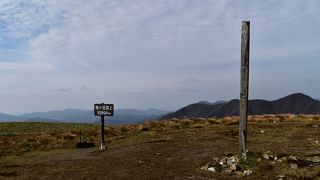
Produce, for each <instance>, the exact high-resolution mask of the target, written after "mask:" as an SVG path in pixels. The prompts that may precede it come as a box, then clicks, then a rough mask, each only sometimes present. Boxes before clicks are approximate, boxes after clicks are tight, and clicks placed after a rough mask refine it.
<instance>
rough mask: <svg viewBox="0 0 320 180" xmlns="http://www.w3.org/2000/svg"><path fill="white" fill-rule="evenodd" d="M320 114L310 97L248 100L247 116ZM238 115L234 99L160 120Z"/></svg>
mask: <svg viewBox="0 0 320 180" xmlns="http://www.w3.org/2000/svg"><path fill="white" fill-rule="evenodd" d="M285 113H291V114H320V102H319V101H317V100H315V99H312V98H311V97H309V96H307V95H304V94H301V93H296V94H291V95H289V96H286V97H283V98H280V99H278V100H275V101H266V100H250V101H249V107H248V114H249V115H260V114H285ZM237 115H239V100H237V99H234V100H231V101H229V102H226V103H222V104H208V103H201V102H199V103H195V104H191V105H188V106H186V107H184V108H182V109H179V110H178V111H176V112H173V113H170V114H167V115H165V116H163V117H162V119H168V118H183V117H204V118H205V117H216V118H220V117H224V116H237Z"/></svg>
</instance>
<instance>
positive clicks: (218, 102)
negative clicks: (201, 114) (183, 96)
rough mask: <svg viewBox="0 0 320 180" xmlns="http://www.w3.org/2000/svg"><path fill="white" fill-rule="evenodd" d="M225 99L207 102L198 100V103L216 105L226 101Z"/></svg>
mask: <svg viewBox="0 0 320 180" xmlns="http://www.w3.org/2000/svg"><path fill="white" fill-rule="evenodd" d="M226 102H227V101H222V100H220V101H216V102H214V103H211V102H208V101H199V102H198V103H199V104H207V105H217V104H223V103H226Z"/></svg>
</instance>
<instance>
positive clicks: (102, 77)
mask: <svg viewBox="0 0 320 180" xmlns="http://www.w3.org/2000/svg"><path fill="white" fill-rule="evenodd" d="M243 20H249V21H250V22H251V27H250V28H251V37H250V38H251V42H250V43H251V48H250V90H249V98H250V99H257V98H258V99H268V100H274V99H278V98H280V97H283V96H285V95H289V94H291V93H296V92H301V93H305V94H307V95H310V96H311V97H314V98H318V97H320V73H319V71H318V70H319V67H320V43H319V42H320V35H319V32H320V1H318V0H268V1H266V0H254V1H247V0H236V1H235V0H92V1H88V0H50V1H49V0H0V87H1V88H0V112H4V113H16V114H17V113H24V112H33V111H49V110H58V109H65V108H80V109H92V108H93V104H94V103H100V102H104V103H114V104H115V108H116V109H119V108H138V109H148V108H160V109H165V110H176V109H178V108H180V107H183V106H185V105H187V104H190V103H195V102H198V101H202V100H206V101H210V102H214V101H217V100H230V99H234V98H239V94H240V93H239V91H240V82H239V80H240V48H241V47H240V43H241V42H240V41H241V22H242V21H243Z"/></svg>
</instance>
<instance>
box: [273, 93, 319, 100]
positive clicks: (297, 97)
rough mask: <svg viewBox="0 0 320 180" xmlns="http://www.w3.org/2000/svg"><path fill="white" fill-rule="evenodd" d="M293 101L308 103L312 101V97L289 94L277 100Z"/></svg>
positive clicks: (301, 94)
mask: <svg viewBox="0 0 320 180" xmlns="http://www.w3.org/2000/svg"><path fill="white" fill-rule="evenodd" d="M288 99H289V100H294V101H310V100H314V99H313V98H312V97H310V96H308V95H305V94H303V93H299V92H298V93H294V94H290V95H288V96H285V97H283V98H281V99H279V100H288Z"/></svg>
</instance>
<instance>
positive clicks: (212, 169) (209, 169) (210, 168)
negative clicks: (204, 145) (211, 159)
mask: <svg viewBox="0 0 320 180" xmlns="http://www.w3.org/2000/svg"><path fill="white" fill-rule="evenodd" d="M208 171H211V172H216V169H214V167H209V168H208Z"/></svg>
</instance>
